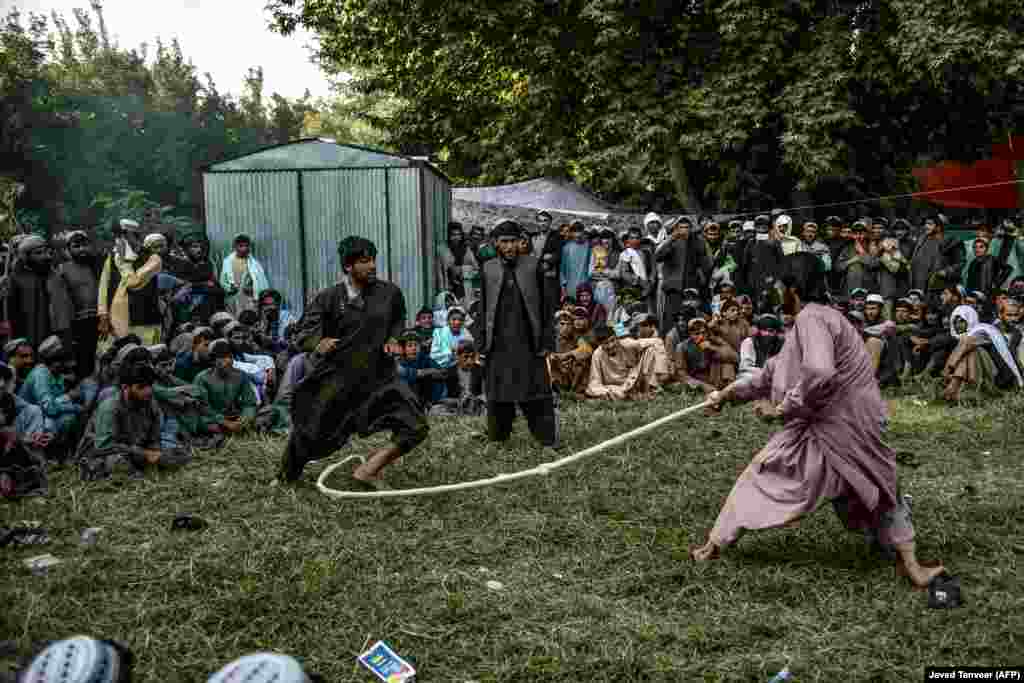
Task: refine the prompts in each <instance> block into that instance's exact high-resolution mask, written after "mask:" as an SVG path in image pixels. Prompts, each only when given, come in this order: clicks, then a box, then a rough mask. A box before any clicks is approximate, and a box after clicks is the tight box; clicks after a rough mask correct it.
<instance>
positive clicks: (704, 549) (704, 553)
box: [690, 541, 721, 562]
mask: <svg viewBox="0 0 1024 683" xmlns="http://www.w3.org/2000/svg"><path fill="white" fill-rule="evenodd" d="M690 557H692V558H693V561H694V562H707V561H709V560H717V559H718V558H719V557H721V552H720V550H719V547H718V546H717V545H715V544H714V543H712V542H711V541H708V542H707V543H705V544H704V545H702V546H700V547H699V548H690Z"/></svg>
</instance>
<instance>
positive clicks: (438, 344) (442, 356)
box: [430, 306, 472, 399]
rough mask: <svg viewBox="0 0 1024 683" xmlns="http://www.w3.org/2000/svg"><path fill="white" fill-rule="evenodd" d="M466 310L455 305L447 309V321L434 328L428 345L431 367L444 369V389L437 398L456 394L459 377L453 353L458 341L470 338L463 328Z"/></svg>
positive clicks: (454, 353) (455, 395)
mask: <svg viewBox="0 0 1024 683" xmlns="http://www.w3.org/2000/svg"><path fill="white" fill-rule="evenodd" d="M465 322H466V312H465V311H464V310H463V309H461V308H459V307H458V306H455V307H453V308H450V309H448V321H447V323H448V324H447V325H445V326H444V327H438V328H437V329H435V330H434V338H433V340H432V341H431V345H430V360H431V362H432V363H433V367H434V368H437V369H438V370H442V371H444V379H445V382H446V384H445V385H444V391H443V392H442V394H441V396H439V397H438V398H439V399H443V398H447V397H448V396H454V397H457V396H458V392H459V378H458V376H457V375H456V373H455V355H456V350H457V349H458V346H459V343H460V342H462V341H468V340H471V339H472V336H471V335H470V334H469V332H468V331H467V330H466V329H465V327H464V324H465Z"/></svg>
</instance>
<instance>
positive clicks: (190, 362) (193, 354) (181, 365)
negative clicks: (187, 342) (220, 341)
mask: <svg viewBox="0 0 1024 683" xmlns="http://www.w3.org/2000/svg"><path fill="white" fill-rule="evenodd" d="M213 340H214V332H213V328H210V327H200V328H199V329H197V330H196V331H195V332H194V333H193V334H192V349H191V350H190V351H183V352H181V353H179V354H178V355H177V356H176V357H175V359H174V376H175V377H177V378H178V379H180V380H181V381H183V382H186V383H188V384H191V383H192V382H194V381H195V379H196V377H197V376H198V375H199V373H200V372H202V371H203V370H209V369H210V368H211V367H213V361H212V360H211V359H210V344H211V343H213Z"/></svg>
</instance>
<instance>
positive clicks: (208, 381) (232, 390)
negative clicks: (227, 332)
mask: <svg viewBox="0 0 1024 683" xmlns="http://www.w3.org/2000/svg"><path fill="white" fill-rule="evenodd" d="M210 357H211V358H212V359H213V367H212V368H211V369H209V370H204V371H202V372H201V373H199V376H198V377H196V380H195V385H196V386H197V387H198V388H199V394H200V397H201V399H202V400H203V402H205V403H206V405H207V406H209V409H210V413H208V414H206V415H204V416H203V418H202V420H201V427H202V428H203V429H204V430H205V431H206V432H208V433H212V434H221V433H228V434H238V433H240V432H242V431H244V430H246V429H248V428H249V427H250V426H251V425H252V422H253V419H254V418H255V417H256V410H257V405H258V404H257V401H256V393H255V391H254V389H253V385H252V382H250V381H248V380H247V379H246V377H245V376H244V375H243V374H242V373H241V371H239V370H237V369H236V368H235V366H234V365H235V360H234V355H233V353H232V349H231V345H230V344H229V343H228V342H227V341H225V340H223V339H218V340H217V341H215V342H213V344H211V345H210Z"/></svg>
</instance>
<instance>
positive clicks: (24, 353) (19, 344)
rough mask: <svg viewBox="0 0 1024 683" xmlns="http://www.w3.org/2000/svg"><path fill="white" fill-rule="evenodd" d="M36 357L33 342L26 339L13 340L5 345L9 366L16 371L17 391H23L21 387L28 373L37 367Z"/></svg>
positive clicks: (5, 354)
mask: <svg viewBox="0 0 1024 683" xmlns="http://www.w3.org/2000/svg"><path fill="white" fill-rule="evenodd" d="M35 355H36V354H35V349H33V348H32V342H30V341H29V340H28V339H25V338H24V337H19V338H18V339H12V340H11V341H9V342H7V344H5V345H4V356H5V357H6V358H7V364H8V365H10V366H11V369H12V370H13V371H14V381H15V391H18V390H20V389H21V385H22V384H24V382H25V378H26V377H28V373H30V372H32V368H34V367H35V365H36V359H35Z"/></svg>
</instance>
